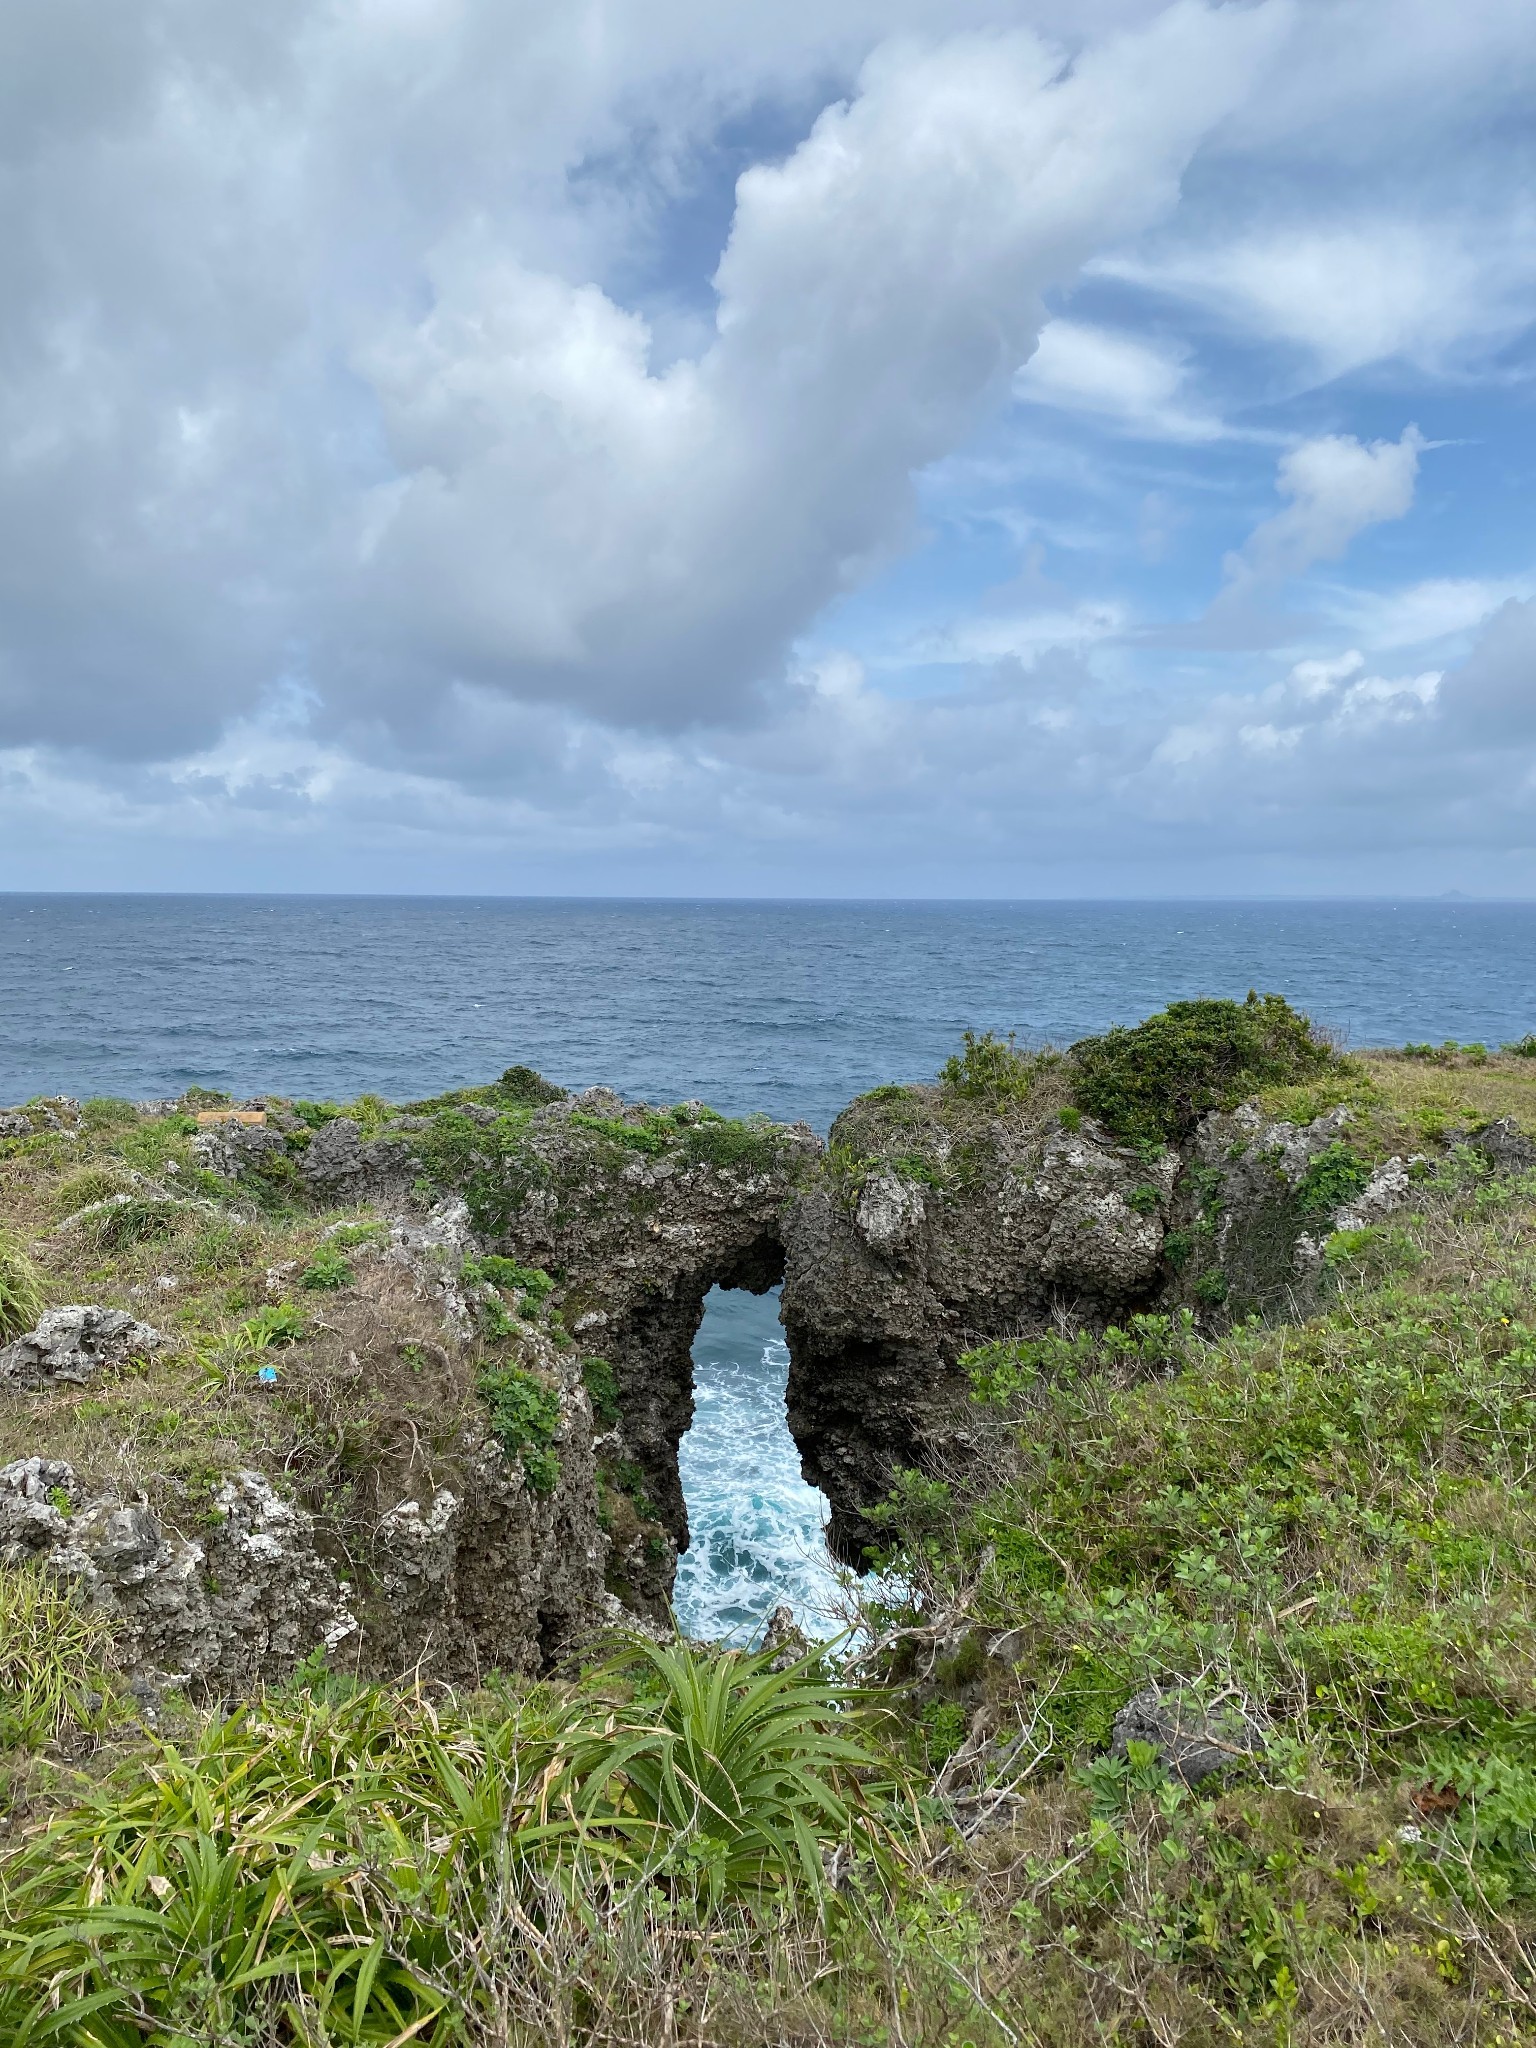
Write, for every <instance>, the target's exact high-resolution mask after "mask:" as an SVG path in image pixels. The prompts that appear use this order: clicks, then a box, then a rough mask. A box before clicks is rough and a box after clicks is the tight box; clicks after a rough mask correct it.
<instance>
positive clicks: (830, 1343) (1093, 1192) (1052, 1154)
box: [783, 1088, 1178, 1557]
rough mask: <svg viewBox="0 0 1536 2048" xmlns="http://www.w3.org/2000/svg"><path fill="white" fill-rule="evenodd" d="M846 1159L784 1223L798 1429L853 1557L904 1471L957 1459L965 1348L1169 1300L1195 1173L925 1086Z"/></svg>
mask: <svg viewBox="0 0 1536 2048" xmlns="http://www.w3.org/2000/svg"><path fill="white" fill-rule="evenodd" d="M828 1162H829V1163H828V1169H827V1171H826V1172H825V1173H823V1174H822V1175H821V1176H820V1178H819V1180H818V1182H817V1184H816V1185H815V1186H813V1187H811V1188H809V1189H808V1190H807V1191H806V1192H805V1193H804V1194H802V1195H801V1196H800V1198H799V1199H798V1200H797V1201H796V1202H795V1204H794V1205H793V1207H792V1208H791V1209H790V1211H789V1212H788V1214H787V1216H786V1219H785V1225H784V1230H785V1243H786V1274H785V1283H784V1306H783V1316H784V1325H785V1330H786V1334H787V1336H788V1340H789V1352H790V1381H789V1419H790V1427H791V1429H792V1430H793V1432H794V1435H795V1439H796V1441H797V1443H798V1444H799V1445H800V1447H801V1452H802V1456H803V1460H804V1463H805V1467H806V1472H807V1476H808V1477H809V1478H811V1479H812V1480H813V1481H814V1482H815V1483H816V1484H818V1485H820V1486H822V1487H823V1488H824V1489H825V1491H826V1492H827V1494H828V1496H829V1498H830V1499H831V1501H832V1506H833V1521H832V1540H833V1544H834V1547H836V1548H838V1549H839V1550H841V1551H842V1552H843V1554H845V1555H849V1556H855V1557H856V1556H857V1555H858V1554H859V1552H860V1550H861V1548H862V1544H863V1541H864V1539H865V1537H866V1535H867V1530H866V1527H865V1525H864V1523H863V1520H862V1510H863V1509H864V1508H866V1507H869V1506H872V1505H873V1504H874V1502H875V1501H877V1500H879V1499H880V1498H882V1497H883V1495H884V1494H885V1492H886V1491H887V1490H888V1488H889V1485H890V1479H891V1475H892V1473H893V1471H894V1470H895V1469H896V1468H897V1467H899V1466H924V1465H928V1464H931V1463H932V1462H934V1459H935V1457H936V1456H937V1455H938V1454H939V1453H940V1451H941V1449H942V1448H944V1447H948V1448H949V1449H952V1448H953V1445H954V1431H955V1429H956V1427H958V1426H959V1425H960V1419H961V1415H962V1411H963V1404H964V1399H965V1392H966V1382H965V1380H964V1378H963V1376H962V1375H961V1374H960V1373H959V1372H958V1371H957V1369H956V1361H957V1359H958V1358H959V1357H960V1355H961V1353H962V1352H964V1351H965V1350H967V1349H968V1348H969V1347H970V1346H971V1345H973V1344H975V1343H978V1342H980V1341H982V1340H983V1339H986V1338H989V1337H998V1336H1004V1335H1010V1334H1014V1333H1020V1332H1025V1331H1029V1330H1037V1329H1040V1328H1042V1327H1045V1326H1047V1325H1048V1324H1049V1323H1050V1322H1051V1320H1052V1318H1053V1317H1054V1316H1056V1315H1058V1314H1060V1313H1064V1312H1065V1313H1070V1314H1072V1315H1074V1316H1078V1317H1082V1318H1086V1319H1099V1320H1106V1319H1109V1318H1112V1317H1114V1316H1116V1315H1121V1314H1125V1313H1128V1312H1129V1311H1131V1310H1133V1309H1135V1308H1137V1307H1141V1306H1145V1305H1147V1304H1149V1303H1150V1302H1151V1301H1152V1300H1154V1299H1155V1297H1156V1296H1157V1294H1158V1292H1159V1291H1160V1289H1161V1287H1162V1285H1163V1280H1164V1268H1163V1263H1162V1244H1163V1234H1164V1222H1163V1219H1164V1217H1165V1215H1166V1213H1167V1210H1168V1206H1169V1203H1170V1201H1171V1198H1172V1192H1173V1187H1174V1183H1175V1179H1176V1176H1177V1171H1178V1161H1177V1158H1176V1157H1175V1156H1174V1155H1172V1154H1168V1155H1165V1156H1164V1157H1163V1158H1162V1159H1160V1160H1158V1161H1156V1162H1154V1163H1153V1164H1151V1165H1149V1164H1147V1163H1146V1162H1145V1161H1144V1160H1143V1159H1142V1158H1141V1157H1139V1156H1138V1155H1137V1154H1135V1153H1133V1152H1131V1151H1129V1150H1127V1149H1126V1148H1124V1147H1122V1146H1117V1145H1116V1144H1115V1143H1114V1142H1113V1140H1112V1139H1111V1138H1110V1137H1109V1135H1108V1134H1107V1133H1106V1132H1105V1131H1104V1130H1103V1129H1102V1128H1101V1127H1100V1126H1098V1125H1097V1124H1095V1123H1094V1122H1093V1121H1092V1120H1091V1119H1088V1118H1076V1119H1074V1120H1073V1122H1072V1124H1071V1127H1067V1126H1065V1125H1063V1123H1062V1122H1061V1120H1060V1117H1059V1114H1058V1106H1057V1104H1055V1103H1051V1104H1049V1105H1048V1106H1046V1105H1036V1107H1035V1108H1034V1109H1032V1110H1031V1109H1025V1108H1021V1107H1007V1108H992V1107H989V1106H987V1105H984V1104H978V1103H974V1102H971V1101H967V1100H964V1099H955V1098H952V1097H946V1095H945V1094H944V1092H943V1091H942V1090H940V1089H934V1088H928V1089H917V1088H912V1089H885V1090H877V1091H876V1093H875V1095H874V1096H871V1097H864V1098H861V1100H860V1101H858V1102H856V1103H854V1104H853V1105H851V1107H850V1108H849V1109H848V1110H846V1111H845V1112H844V1113H843V1115H842V1116H841V1117H840V1118H839V1119H838V1121H837V1122H836V1123H835V1124H834V1125H833V1127H832V1132H831V1136H830V1140H829V1152H828Z"/></svg>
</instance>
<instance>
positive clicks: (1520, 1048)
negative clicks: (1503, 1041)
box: [1503, 1031, 1536, 1060]
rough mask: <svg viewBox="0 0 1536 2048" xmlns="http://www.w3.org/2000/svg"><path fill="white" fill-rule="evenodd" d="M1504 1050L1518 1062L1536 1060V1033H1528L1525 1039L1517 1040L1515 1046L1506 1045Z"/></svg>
mask: <svg viewBox="0 0 1536 2048" xmlns="http://www.w3.org/2000/svg"><path fill="white" fill-rule="evenodd" d="M1503 1050H1504V1051H1505V1052H1507V1053H1510V1054H1512V1055H1513V1057H1514V1058H1515V1059H1517V1060H1536V1031H1528V1032H1527V1033H1526V1034H1525V1036H1524V1038H1517V1039H1516V1040H1515V1042H1514V1043H1513V1045H1506V1046H1505V1047H1504V1048H1503Z"/></svg>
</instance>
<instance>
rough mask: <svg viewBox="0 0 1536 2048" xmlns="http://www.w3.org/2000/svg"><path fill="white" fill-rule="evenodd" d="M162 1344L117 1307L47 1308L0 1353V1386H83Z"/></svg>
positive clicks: (151, 1328)
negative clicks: (103, 1371) (107, 1367)
mask: <svg viewBox="0 0 1536 2048" xmlns="http://www.w3.org/2000/svg"><path fill="white" fill-rule="evenodd" d="M163 1342H164V1339H163V1338H162V1337H161V1335H160V1332H159V1331H158V1330H157V1329H155V1328H154V1326H153V1325H152V1324H150V1323H141V1322H139V1321H138V1320H137V1319H136V1318H135V1317H133V1316H131V1315H129V1314H127V1312H126V1311H125V1310H123V1309H120V1308H96V1307H94V1306H91V1305H90V1304H87V1303H76V1304H73V1305H71V1306H69V1307H65V1308H51V1309H48V1310H47V1311H46V1312H45V1313H44V1315H43V1316H42V1317H41V1318H40V1319H39V1321H38V1324H37V1327H36V1328H35V1329H32V1330H28V1331H27V1332H26V1334H25V1335H24V1336H21V1337H18V1338H16V1339H15V1341H14V1342H13V1343H10V1344H7V1345H6V1346H5V1348H4V1350H3V1351H0V1382H3V1381H9V1382H10V1383H11V1384H12V1385H14V1386H20V1387H46V1386H52V1385H56V1384H60V1383H65V1384H69V1385H73V1386H80V1387H83V1386H85V1385H86V1383H87V1382H88V1381H90V1380H92V1379H94V1378H95V1376H96V1374H97V1373H98V1372H100V1370H101V1368H102V1367H103V1366H104V1365H119V1364H121V1363H122V1361H123V1360H124V1359H125V1358H138V1357H142V1356H143V1355H144V1354H145V1353H146V1352H149V1351H154V1350H157V1349H158V1348H159V1346H160V1345H161V1344H162V1343H163Z"/></svg>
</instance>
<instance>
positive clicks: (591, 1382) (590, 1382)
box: [581, 1358, 620, 1428]
mask: <svg viewBox="0 0 1536 2048" xmlns="http://www.w3.org/2000/svg"><path fill="white" fill-rule="evenodd" d="M581 1377H582V1379H583V1381H584V1382H585V1384H586V1389H587V1393H588V1394H589V1396H590V1397H591V1401H592V1413H593V1414H594V1415H595V1416H596V1418H597V1420H598V1421H599V1422H602V1423H606V1424H608V1426H609V1427H610V1428H611V1427H612V1425H613V1424H614V1423H616V1422H617V1421H618V1420H619V1413H620V1411H619V1376H618V1374H617V1373H616V1372H615V1371H614V1369H613V1367H612V1366H611V1365H610V1364H609V1363H608V1361H607V1359H606V1358H584V1359H583V1360H582V1361H581Z"/></svg>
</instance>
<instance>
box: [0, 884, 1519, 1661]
mask: <svg viewBox="0 0 1536 2048" xmlns="http://www.w3.org/2000/svg"><path fill="white" fill-rule="evenodd" d="M1255 987H1256V988H1259V989H1278V990H1280V991H1281V992H1282V993H1284V994H1285V995H1287V996H1289V997H1290V998H1291V999H1292V1001H1293V1002H1295V1003H1297V1004H1299V1005H1300V1006H1301V1007H1302V1008H1303V1009H1306V1010H1308V1011H1309V1012H1310V1013H1311V1014H1312V1016H1314V1017H1315V1018H1316V1019H1317V1020H1318V1021H1319V1022H1321V1023H1323V1024H1325V1025H1326V1026H1328V1027H1329V1028H1330V1029H1331V1030H1332V1031H1334V1032H1336V1033H1337V1034H1338V1035H1339V1036H1340V1037H1341V1038H1343V1039H1344V1040H1346V1041H1347V1042H1349V1043H1352V1044H1355V1045H1369V1044H1392V1043H1401V1042H1403V1041H1404V1040H1406V1039H1425V1038H1429V1039H1435V1040H1440V1039H1444V1038H1457V1039H1461V1040H1464V1041H1465V1040H1469V1039H1481V1040H1483V1041H1485V1042H1486V1043H1489V1044H1497V1043H1500V1042H1502V1041H1504V1040H1508V1039H1512V1038H1517V1037H1520V1036H1522V1035H1523V1034H1524V1033H1525V1032H1527V1031H1530V1030H1533V1029H1536V905H1529V904H1481V903H1450V902H1428V903H1426V902H1411V901H1410V902H1404V903H1399V904H1392V903H1254V904H1239V903H1203V904H1202V903H1030V904H1001V903H981V904H977V903H970V904H940V903H913V904H902V903H872V904H842V903H707V902H705V903H677V902H664V903H646V902H611V901H610V902H579V901H566V900H555V899H542V900H533V901H519V900H515V899H505V898H486V899H484V900H478V901H477V900H474V899H465V898H450V899H437V898H429V897H410V898H381V897H254V896H247V897H240V896H21V895H15V896H0V1104H4V1103H10V1102H16V1101H21V1100H23V1099H25V1098H26V1097H27V1096H29V1095H34V1094H57V1093H61V1092H62V1093H67V1094H72V1095H81V1096H84V1095H97V1094H99V1095H129V1096H152V1095H169V1094H177V1093H179V1092H180V1091H181V1090H182V1089H183V1088H185V1087H186V1086H188V1084H189V1083H191V1082H194V1081H198V1082H202V1083H203V1084H204V1085H205V1086H210V1087H222V1088H228V1089H231V1090H232V1091H234V1092H235V1093H236V1094H238V1095H247V1094H256V1093H260V1092H261V1091H263V1090H267V1089H271V1090H273V1091H276V1092H281V1093H283V1094H290V1095H308V1096H321V1097H327V1096H329V1097H336V1098H342V1099H345V1098H346V1097H349V1096H352V1095H356V1094H359V1093H361V1092H362V1091H364V1090H374V1091H376V1092H377V1093H379V1094H382V1095H386V1096H391V1097H394V1098H395V1099H402V1098H408V1097H411V1096H418V1095H425V1094H429V1093H433V1092H436V1091H438V1090H440V1089H444V1088H448V1087H453V1086H456V1085H458V1084H461V1083H464V1082H470V1081H480V1080H486V1079H489V1078H491V1077H492V1076H494V1075H496V1074H498V1073H500V1072H501V1070H502V1069H503V1068H504V1067H506V1066H509V1065H511V1064H512V1063H513V1062H514V1061H526V1062H527V1063H528V1064H530V1065H532V1066H535V1067H538V1068H539V1069H541V1071H543V1072H544V1073H546V1074H548V1075H549V1076H550V1078H551V1079H553V1080H556V1081H559V1082H561V1083H563V1084H564V1085H565V1086H567V1087H584V1086H587V1085H589V1084H590V1083H592V1082H595V1081H602V1082H606V1083H608V1084H609V1085H610V1086H612V1087H616V1088H618V1089H620V1090H622V1091H623V1092H624V1093H625V1094H626V1095H630V1096H637V1097H646V1098H649V1099H650V1100H652V1101H678V1100H681V1099H683V1098H685V1097H689V1096H699V1097H702V1098H703V1099H704V1100H705V1101H707V1102H710V1103H713V1104H714V1105H715V1106H716V1107H717V1108H719V1109H721V1110H724V1111H727V1112H729V1113H733V1114H743V1113H746V1112H748V1111H751V1110H757V1109H760V1110H766V1111H767V1112H769V1113H770V1114H771V1115H773V1116H776V1117H786V1118H793V1117H804V1118H806V1119H807V1120H808V1121H810V1122H811V1123H813V1124H815V1125H816V1126H818V1127H819V1128H823V1129H824V1128H825V1126H826V1125H827V1123H828V1122H829V1121H830V1120H831V1118H832V1117H833V1116H834V1115H835V1114H836V1112H837V1110H838V1109H839V1108H840V1107H841V1106H842V1105H843V1104H844V1103H845V1102H847V1101H848V1100H849V1098H850V1097H851V1096H853V1095H855V1094H857V1093H858V1092H859V1091H860V1090H862V1089H865V1088H869V1087H872V1086H874V1085H875V1084H876V1083H878V1082H881V1081H896V1080H913V1079H920V1078H923V1077H925V1076H928V1075H931V1074H932V1073H933V1072H934V1071H935V1069H936V1068H937V1066H938V1064H939V1062H940V1061H941V1060H942V1059H943V1058H944V1057H945V1055H946V1054H947V1053H948V1052H950V1051H951V1050H952V1049H953V1048H954V1046H955V1044H956V1042H957V1040H958V1038H959V1035H960V1032H961V1031H962V1030H963V1029H964V1028H965V1027H966V1026H968V1025H969V1026H973V1027H977V1028H991V1029H995V1030H1011V1031H1017V1032H1018V1033H1019V1035H1020V1037H1021V1038H1022V1039H1024V1040H1026V1041H1029V1042H1042V1041H1046V1040H1055V1041H1060V1042H1067V1041H1070V1040H1071V1039H1074V1038H1078V1037H1081V1036H1083V1035H1084V1034H1085V1033H1088V1032H1091V1031H1100V1030H1102V1029H1103V1028H1104V1027H1105V1026H1106V1025H1107V1024H1111V1023H1117V1022H1118V1023H1132V1022H1135V1021H1136V1020H1137V1019H1138V1018H1140V1017H1143V1016H1145V1015H1146V1014H1147V1013H1148V1012H1149V1011H1151V1010H1155V1009H1157V1008H1159V1007H1160V1006H1161V1005H1162V1004H1163V1003H1165V1002H1168V1001H1169V1000H1170V999H1172V998H1174V997H1177V996H1188V995H1202V994H1204V995H1231V996H1241V995H1243V994H1245V993H1246V991H1247V990H1248V989H1249V988H1255ZM773 1318H774V1305H773V1302H772V1300H771V1298H770V1299H767V1300H764V1301H753V1300H752V1299H751V1298H750V1297H744V1296H720V1295H716V1296H714V1297H712V1300H711V1306H710V1311H709V1315H708V1318H707V1320H706V1323H705V1327H704V1329H703V1330H702V1331H701V1333H700V1338H699V1343H698V1345H697V1346H696V1348H695V1362H696V1368H697V1372H698V1380H697V1389H696V1393H697V1400H698V1419H697V1421H696V1423H695V1426H694V1429H693V1431H692V1432H691V1434H690V1437H689V1439H688V1441H687V1443H686V1444H685V1447H684V1478H685V1487H686V1490H687V1493H688V1500H689V1511H690V1515H691V1518H692V1521H693V1526H694V1529H695V1532H696V1539H695V1544H694V1548H693V1550H692V1551H691V1552H690V1553H689V1555H688V1557H687V1559H686V1560H685V1564H684V1570H683V1573H682V1576H681V1577H680V1580H679V1606H680V1612H681V1614H682V1617H683V1619H684V1622H685V1625H688V1626H690V1627H692V1628H694V1629H695V1630H698V1631H700V1632H702V1631H704V1630H708V1631H710V1632H727V1631H729V1630H733V1629H738V1628H740V1627H742V1626H744V1625H746V1624H747V1623H749V1622H750V1620H751V1619H752V1618H753V1617H755V1616H760V1615H762V1614H763V1613H766V1612H767V1610H768V1609H769V1608H771V1607H772V1606H773V1605H774V1604H775V1603H776V1601H777V1600H778V1599H780V1598H783V1597H792V1598H793V1599H794V1600H795V1601H796V1602H797V1604H799V1605H800V1606H801V1607H802V1609H804V1610H805V1611H807V1612H808V1613H809V1612H813V1611H814V1610H815V1609H816V1607H817V1603H818V1602H819V1601H820V1600H821V1598H822V1596H823V1595H824V1594H825V1592H826V1590H827V1585H828V1583H829V1582H828V1581H827V1579H826V1567H825V1564H824V1562H823V1561H822V1559H821V1557H820V1554H819V1551H818V1549H817V1545H818V1541H819V1537H818V1531H819V1519H818V1518H819V1512H820V1508H819V1496H817V1495H815V1494H813V1493H812V1492H811V1491H810V1489H809V1488H807V1487H805V1486H804V1485H803V1484H802V1482H801V1481H800V1479H799V1476H798V1472H797V1470H796V1465H795V1458H794V1452H793V1447H792V1446H791V1445H790V1443H789V1439H788V1436H787V1433H786V1432H785V1430H784V1426H783V1388H784V1372H785V1359H784V1353H783V1346H782V1344H781V1343H780V1342H779V1341H778V1332H777V1327H776V1325H775V1323H774V1320H773Z"/></svg>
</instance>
